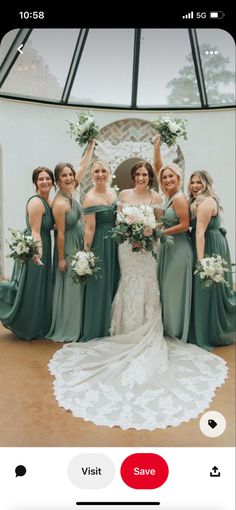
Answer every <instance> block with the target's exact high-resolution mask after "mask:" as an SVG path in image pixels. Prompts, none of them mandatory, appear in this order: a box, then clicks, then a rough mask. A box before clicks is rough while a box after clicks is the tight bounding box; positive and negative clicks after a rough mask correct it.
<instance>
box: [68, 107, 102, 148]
mask: <svg viewBox="0 0 236 510" xmlns="http://www.w3.org/2000/svg"><path fill="white" fill-rule="evenodd" d="M77 117H78V120H77V122H72V121H68V120H67V121H66V122H68V123H69V133H70V135H71V137H72V138H74V139H75V141H76V143H78V144H79V145H80V146H81V147H82V146H83V145H85V144H86V143H88V141H89V140H90V139H91V138H97V136H98V133H99V126H98V125H97V124H95V121H94V118H93V114H92V113H91V112H79V113H77Z"/></svg>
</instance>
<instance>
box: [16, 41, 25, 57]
mask: <svg viewBox="0 0 236 510" xmlns="http://www.w3.org/2000/svg"><path fill="white" fill-rule="evenodd" d="M23 46H24V44H21V45H20V46H19V47H18V48H17V51H19V53H21V55H23V51H22V50H21V48H23Z"/></svg>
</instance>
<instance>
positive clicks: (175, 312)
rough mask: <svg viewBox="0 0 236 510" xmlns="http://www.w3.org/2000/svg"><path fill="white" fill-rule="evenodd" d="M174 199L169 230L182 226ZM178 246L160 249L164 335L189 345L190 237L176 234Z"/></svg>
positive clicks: (167, 207)
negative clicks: (174, 205) (175, 208)
mask: <svg viewBox="0 0 236 510" xmlns="http://www.w3.org/2000/svg"><path fill="white" fill-rule="evenodd" d="M172 199H173V197H170V198H168V199H167V200H166V202H165V205H164V217H163V224H164V227H165V228H169V227H172V226H174V225H176V224H178V223H179V220H178V218H177V216H176V212H175V210H174V209H173V207H171V204H172ZM173 237H174V245H172V246H168V245H167V244H161V245H160V253H159V259H158V266H157V275H158V281H159V287H160V297H161V304H162V319H163V326H164V334H165V335H169V336H172V337H176V338H179V339H180V340H183V341H184V342H187V337H188V330H189V321H190V312H191V294H192V264H193V261H192V259H193V255H192V247H191V241H190V237H189V235H188V233H186V232H181V233H180V234H174V235H173Z"/></svg>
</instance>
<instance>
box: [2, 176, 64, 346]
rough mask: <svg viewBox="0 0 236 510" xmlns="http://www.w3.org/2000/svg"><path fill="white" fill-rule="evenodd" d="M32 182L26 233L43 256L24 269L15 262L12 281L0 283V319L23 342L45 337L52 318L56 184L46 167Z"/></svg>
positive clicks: (23, 266)
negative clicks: (53, 193) (53, 198)
mask: <svg viewBox="0 0 236 510" xmlns="http://www.w3.org/2000/svg"><path fill="white" fill-rule="evenodd" d="M32 181H33V184H34V185H35V187H36V193H35V194H34V195H33V196H32V197H30V198H29V199H28V201H27V204H26V225H27V232H26V233H28V234H29V235H32V236H33V237H34V239H35V240H36V241H38V248H39V255H38V257H37V258H35V260H34V261H29V262H27V263H24V264H23V265H21V266H19V264H17V263H15V264H14V269H13V273H12V277H11V279H10V281H7V282H1V283H0V320H1V321H2V323H3V325H4V326H5V327H6V328H8V329H10V330H11V331H12V332H13V333H15V335H16V336H18V337H19V338H22V339H23V340H33V339H35V338H44V336H45V334H46V333H47V331H48V328H49V326H50V323H51V315H52V278H51V274H52V273H51V266H52V264H51V236H50V230H51V229H52V227H53V217H52V212H51V200H50V197H49V195H50V191H51V188H52V186H53V184H54V177H53V173H52V171H51V170H49V169H48V168H46V167H44V166H42V167H38V168H36V169H35V170H34V171H33V174H32ZM38 259H39V260H40V261H41V262H42V264H41V265H39V263H38Z"/></svg>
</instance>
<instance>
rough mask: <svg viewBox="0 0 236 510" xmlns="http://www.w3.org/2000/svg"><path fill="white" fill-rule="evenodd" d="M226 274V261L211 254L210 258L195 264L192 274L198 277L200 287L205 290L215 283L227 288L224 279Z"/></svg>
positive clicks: (227, 269) (227, 270)
mask: <svg viewBox="0 0 236 510" xmlns="http://www.w3.org/2000/svg"><path fill="white" fill-rule="evenodd" d="M226 272H229V268H228V264H227V262H226V260H225V259H223V258H222V257H221V256H220V255H215V254H214V253H213V255H212V257H205V258H204V259H202V260H201V261H200V262H198V263H197V264H196V270H195V271H194V274H197V275H198V276H199V278H200V280H201V287H203V288H206V287H211V286H212V285H213V284H216V283H225V284H226V285H227V286H228V282H226V281H225V279H224V273H226Z"/></svg>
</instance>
